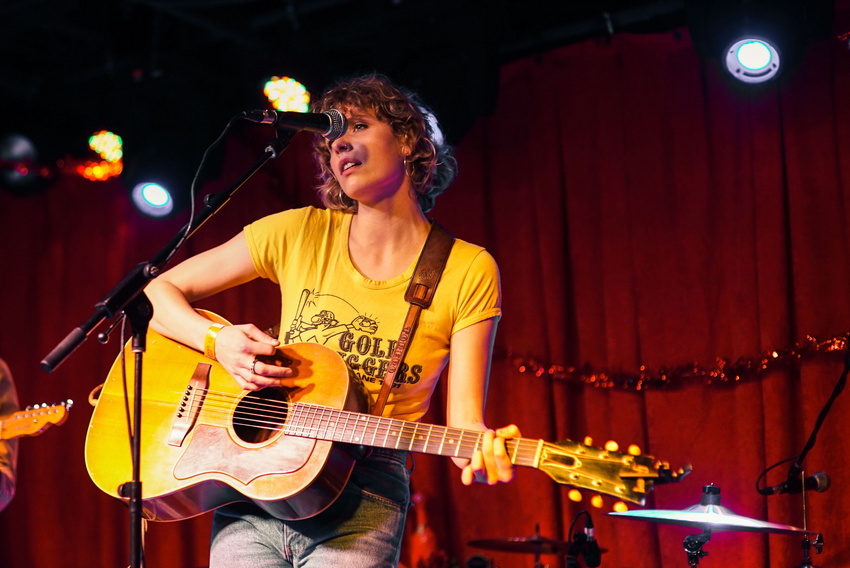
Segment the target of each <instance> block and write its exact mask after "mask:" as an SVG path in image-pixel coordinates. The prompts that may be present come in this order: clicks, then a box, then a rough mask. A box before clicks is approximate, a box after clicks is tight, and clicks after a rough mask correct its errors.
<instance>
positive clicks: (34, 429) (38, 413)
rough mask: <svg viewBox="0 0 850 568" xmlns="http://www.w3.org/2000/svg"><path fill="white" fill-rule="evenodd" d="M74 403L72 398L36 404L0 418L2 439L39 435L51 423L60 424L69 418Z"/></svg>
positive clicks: (0, 436)
mask: <svg viewBox="0 0 850 568" xmlns="http://www.w3.org/2000/svg"><path fill="white" fill-rule="evenodd" d="M73 404H74V402H73V401H72V400H66V401H65V402H61V403H59V404H52V405H47V404H36V405H34V406H28V407H27V408H25V409H24V410H19V411H18V412H14V413H12V414H10V415H8V416H6V417H4V418H0V440H11V439H12V438H18V437H20V436H37V435H38V434H41V433H42V432H44V431H45V430H46V429H47V428H48V427H49V426H51V425H54V424H55V425H57V426H58V425H59V424H62V423H63V422H64V421H65V420H66V419H67V418H68V411H69V410H71V406H73Z"/></svg>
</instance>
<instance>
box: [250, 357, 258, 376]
mask: <svg viewBox="0 0 850 568" xmlns="http://www.w3.org/2000/svg"><path fill="white" fill-rule="evenodd" d="M256 364H257V358H256V357H254V360H253V361H251V374H252V375H256V374H257V371H255V370H254V365H256Z"/></svg>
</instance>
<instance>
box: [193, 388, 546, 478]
mask: <svg viewBox="0 0 850 568" xmlns="http://www.w3.org/2000/svg"><path fill="white" fill-rule="evenodd" d="M194 392H195V394H194V396H193V397H192V404H191V406H190V408H188V409H184V410H183V412H184V413H189V414H194V413H197V412H198V411H199V409H201V410H203V412H204V415H206V416H212V417H216V418H219V419H221V418H225V419H230V418H231V417H232V423H233V425H234V426H244V427H248V428H261V429H267V430H272V431H276V432H283V434H284V435H293V436H300V437H306V438H313V439H321V440H328V441H336V442H346V443H353V444H365V445H372V446H379V447H394V448H397V449H406V450H409V451H422V452H425V453H435V454H439V455H446V456H456V457H466V458H469V457H471V456H472V454H473V453H474V452H475V451H476V450H478V449H479V448H480V447H481V446H482V444H483V437H484V433H483V432H479V431H476V430H464V429H461V428H452V427H447V426H437V425H430V424H422V423H419V422H408V421H404V420H398V419H395V418H385V417H379V416H374V415H370V414H361V413H357V412H351V411H347V410H340V409H338V408H333V407H329V406H322V405H317V404H311V403H303V402H295V403H293V402H290V401H279V400H273V399H267V398H260V397H257V396H251V395H250V394H249V395H247V396H243V397H242V398H241V399H240V398H239V397H238V396H236V395H233V394H231V393H228V392H222V391H214V390H209V389H196V390H195V391H194ZM435 432H436V436H435V435H434V434H435ZM429 446H436V447H437V450H433V449H432V450H429V449H428V447H429ZM538 446H539V440H526V439H522V438H518V439H511V440H507V441H506V447H507V450H508V454H509V455H511V457H512V461H513V462H514V463H517V464H520V465H523V464H531V463H534V461H535V458H536V456H537V453H538Z"/></svg>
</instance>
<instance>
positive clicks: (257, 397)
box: [85, 331, 367, 521]
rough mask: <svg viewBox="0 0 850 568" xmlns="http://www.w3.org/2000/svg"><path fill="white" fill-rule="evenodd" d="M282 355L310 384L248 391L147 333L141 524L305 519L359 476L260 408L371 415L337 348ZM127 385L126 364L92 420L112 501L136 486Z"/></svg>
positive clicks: (345, 459) (99, 468) (94, 471)
mask: <svg viewBox="0 0 850 568" xmlns="http://www.w3.org/2000/svg"><path fill="white" fill-rule="evenodd" d="M279 354H281V355H282V356H283V358H284V359H285V360H286V361H285V363H286V364H287V366H290V367H292V369H293V371H294V373H295V375H294V376H295V377H296V378H298V379H304V385H305V386H304V387H301V388H298V389H283V388H268V389H263V390H262V391H260V392H258V393H249V392H248V391H243V390H241V389H240V388H239V386H238V385H237V384H236V382H235V381H234V380H233V379H232V378H231V377H230V375H229V374H228V373H227V372H226V371H225V370H224V368H223V367H222V366H221V365H219V364H218V363H217V362H215V361H212V360H210V359H207V358H205V357H204V356H203V354H201V353H198V352H197V351H195V350H193V349H190V348H188V347H186V346H184V345H181V344H179V343H176V342H174V341H172V340H170V339H168V338H166V337H164V336H162V335H160V334H158V333H156V332H154V331H149V332H148V341H147V352H146V353H145V355H144V359H143V367H142V371H143V380H142V405H141V408H142V410H141V412H142V416H141V420H142V422H141V424H142V426H141V437H140V445H141V466H140V471H141V475H140V478H141V482H142V501H143V511H144V515H145V517H146V518H148V519H149V520H156V521H172V520H179V519H185V518H189V517H192V516H195V515H199V514H202V513H205V512H207V511H210V510H212V509H215V508H217V507H220V506H222V505H225V504H228V503H232V502H236V501H251V502H254V503H256V504H258V505H259V506H260V507H262V508H263V509H265V510H266V511H267V512H269V513H270V514H272V515H274V516H275V517H278V518H280V519H301V518H306V517H310V516H312V515H315V514H317V513H318V512H320V511H322V510H323V509H325V508H326V507H328V506H329V505H330V504H331V503H333V501H334V500H335V499H336V498H337V497H338V496H339V493H340V492H341V491H342V489H343V487H344V486H345V484H346V482H347V481H348V478H349V475H350V474H351V470H352V468H353V467H354V457H353V455H352V454H351V453H350V451H349V449H350V447H349V446H347V445H346V444H339V443H334V442H330V441H325V440H316V439H310V438H305V437H298V436H288V435H284V434H283V433H282V423H283V422H285V421H286V416H285V415H283V416H277V417H274V416H271V417H270V416H266V415H265V408H266V406H265V402H264V401H265V400H267V399H268V400H270V401H271V402H272V403H274V404H280V402H281V401H287V400H288V401H290V402H294V403H305V404H317V405H325V406H330V407H333V408H338V409H345V410H351V411H354V412H365V411H366V410H367V409H366V405H365V399H364V397H363V395H362V394H361V393H360V391H359V390H358V389H357V388H356V387H355V386H354V385H353V384H352V381H351V379H350V375H349V370H348V367H347V366H346V365H345V363H344V362H343V361H342V359H341V358H339V356H338V355H337V354H336V353H335V352H333V351H332V350H330V349H328V348H326V347H323V346H321V345H317V344H312V343H298V344H293V345H287V346H283V347H281V348H280V349H279ZM125 355H126V361H127V372H126V374H127V382H128V384H127V392H128V395H129V397H130V400H129V401H128V402H127V404H128V405H129V408H130V413H131V415H132V412H133V405H134V403H133V393H134V385H133V382H134V376H135V361H134V355H133V354H132V352H131V351H130V345H129V343H128V345H127V346H126V347H125ZM122 376H123V375H122V369H121V358H120V357H119V358H118V359H117V360H116V361H115V363H114V364H113V366H112V369H111V370H110V372H109V375H108V377H107V379H106V382H105V383H104V385H103V389H102V391H101V393H100V397H99V399H98V402H97V405H96V406H95V409H94V412H93V414H92V418H91V423H90V425H89V431H88V435H87V437H86V449H85V455H86V467H87V469H88V472H89V475H90V476H91V478H92V480H93V481H94V483H95V485H97V487H98V488H100V489H101V490H102V491H104V492H105V493H107V494H110V495H112V496H114V497H117V498H123V496H122V494H121V491H120V487H121V485H122V484H123V483H125V482H128V481H131V480H132V464H131V454H130V442H129V439H128V428H127V419H126V410H125V400H124V387H123V378H122ZM284 406H286V405H285V404H284ZM257 409H259V410H257ZM260 413H262V415H261V414H260ZM246 417H248V422H249V426H248V427H246V426H244V423H245V422H246V420H245V418H246ZM234 418H236V420H234ZM240 418H241V419H240ZM235 422H239V423H240V424H242V425H240V424H237V425H234V424H235Z"/></svg>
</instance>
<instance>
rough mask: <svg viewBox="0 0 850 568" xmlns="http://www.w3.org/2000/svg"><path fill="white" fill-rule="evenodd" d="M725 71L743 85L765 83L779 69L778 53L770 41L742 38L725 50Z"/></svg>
mask: <svg viewBox="0 0 850 568" xmlns="http://www.w3.org/2000/svg"><path fill="white" fill-rule="evenodd" d="M725 64H726V70H727V71H728V72H729V74H730V75H731V76H732V77H734V78H735V79H738V80H739V81H743V82H744V83H765V82H767V81H770V80H771V79H773V77H775V76H776V74H777V73H779V70H780V69H781V64H782V62H781V60H780V57H779V51H778V50H777V48H776V46H774V44H773V43H772V42H770V41H767V40H760V39H756V38H744V39H740V40H738V41H736V42H734V43H733V44H732V45H730V46H729V48H728V49H727V50H726V60H725Z"/></svg>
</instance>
